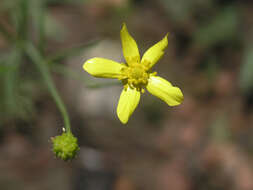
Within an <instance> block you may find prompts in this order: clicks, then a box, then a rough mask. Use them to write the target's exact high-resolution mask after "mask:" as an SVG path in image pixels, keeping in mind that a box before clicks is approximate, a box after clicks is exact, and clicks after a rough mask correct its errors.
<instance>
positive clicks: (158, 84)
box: [147, 76, 184, 106]
mask: <svg viewBox="0 0 253 190" xmlns="http://www.w3.org/2000/svg"><path fill="white" fill-rule="evenodd" d="M147 90H148V91H149V92H150V93H151V94H152V95H154V96H156V97H158V98H160V99H161V100H163V101H165V102H166V103H167V104H168V105H169V106H176V105H179V104H181V103H182V101H183V99H184V96H183V94H182V92H181V90H180V89H179V88H178V87H174V86H172V85H171V83H170V82H168V81H167V80H165V79H163V78H161V77H157V76H152V77H150V78H149V81H148V85H147Z"/></svg>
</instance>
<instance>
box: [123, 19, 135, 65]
mask: <svg viewBox="0 0 253 190" xmlns="http://www.w3.org/2000/svg"><path fill="white" fill-rule="evenodd" d="M120 37H121V43H122V50H123V54H124V57H125V59H126V62H127V64H128V65H131V63H134V62H138V63H139V62H140V53H139V49H138V46H137V44H136V42H135V40H134V39H133V37H132V36H131V35H130V34H129V33H128V30H127V27H126V24H125V23H123V26H122V29H121V31H120Z"/></svg>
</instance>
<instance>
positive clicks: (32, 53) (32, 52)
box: [25, 42, 71, 133]
mask: <svg viewBox="0 0 253 190" xmlns="http://www.w3.org/2000/svg"><path fill="white" fill-rule="evenodd" d="M25 51H26V53H27V55H28V56H29V57H30V59H31V60H32V61H33V62H34V63H35V65H36V66H37V67H38V69H39V71H40V72H41V75H42V78H43V79H44V81H45V83H46V85H47V87H48V90H49V92H50V93H51V95H52V97H53V99H54V101H55V103H56V105H57V107H58V109H59V111H60V112H61V114H62V117H63V120H64V127H65V128H66V131H67V132H68V133H71V127H70V120H69V115H68V112H67V110H66V107H65V105H64V103H63V101H62V99H61V97H60V96H59V94H58V92H57V89H56V87H55V85H54V82H53V79H52V77H51V75H50V71H49V69H48V66H47V62H46V61H45V60H44V59H43V57H42V56H41V55H40V52H39V51H38V50H37V49H36V48H35V47H34V45H33V44H31V43H29V42H28V43H27V44H26V45H25Z"/></svg>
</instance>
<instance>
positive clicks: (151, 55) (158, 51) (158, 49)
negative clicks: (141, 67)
mask: <svg viewBox="0 0 253 190" xmlns="http://www.w3.org/2000/svg"><path fill="white" fill-rule="evenodd" d="M167 46H168V34H167V35H166V36H165V37H164V38H163V39H162V40H161V41H159V42H158V43H156V44H155V45H153V46H152V47H150V48H149V49H148V50H147V51H146V52H145V53H144V55H143V57H142V59H141V63H142V64H145V65H146V66H148V68H151V67H153V66H154V65H155V64H156V62H157V61H159V59H161V57H162V56H163V54H164V49H165V48H166V47H167Z"/></svg>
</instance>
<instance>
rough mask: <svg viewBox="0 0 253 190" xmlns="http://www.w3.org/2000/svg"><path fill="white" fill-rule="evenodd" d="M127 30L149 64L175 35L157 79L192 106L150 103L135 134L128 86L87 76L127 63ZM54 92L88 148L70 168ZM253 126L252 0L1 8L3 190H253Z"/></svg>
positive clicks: (49, 1) (4, 0)
mask: <svg viewBox="0 0 253 190" xmlns="http://www.w3.org/2000/svg"><path fill="white" fill-rule="evenodd" d="M123 22H126V24H127V26H128V29H129V32H130V33H131V34H132V36H133V37H134V38H135V40H136V41H137V43H138V45H139V49H140V52H141V54H143V53H144V52H145V50H147V49H148V48H149V47H150V46H151V45H153V44H154V43H156V42H158V41H159V40H161V39H162V38H163V37H164V36H165V34H166V33H167V32H169V33H170V35H169V45H168V48H167V49H166V53H165V55H164V57H163V58H162V59H161V60H160V61H159V63H158V64H156V66H155V67H154V71H157V72H158V73H159V75H160V76H162V77H164V78H166V79H167V80H168V81H171V82H172V84H173V85H176V86H178V87H180V88H181V89H182V91H183V94H184V97H185V100H184V102H183V103H182V104H181V105H180V106H177V107H168V106H167V105H166V104H165V103H164V102H162V101H160V100H159V99H157V98H156V97H154V96H151V95H150V94H148V93H145V94H144V95H143V96H142V98H141V102H140V104H139V106H138V108H137V109H136V111H135V112H134V114H133V115H132V117H131V118H130V120H129V122H128V124H127V125H122V124H121V123H120V122H119V120H118V119H117V116H116V106H117V102H118V98H119V95H120V92H121V89H122V86H121V85H120V83H119V82H118V81H115V80H109V79H97V78H94V77H92V76H90V75H88V74H87V73H86V72H84V71H83V69H82V65H83V63H84V61H85V60H87V59H89V58H92V57H95V56H96V57H104V58H108V59H112V60H115V61H119V62H124V59H123V55H122V51H121V41H120V37H119V32H120V29H121V25H122V23H123ZM56 94H59V95H60V97H61V98H62V101H63V102H64V104H65V106H66V108H67V110H68V113H69V117H70V120H71V124H72V131H73V134H74V135H75V136H76V137H78V140H79V145H80V148H81V149H80V151H79V154H78V155H77V157H76V159H74V160H73V161H72V162H63V161H62V160H60V159H56V158H55V157H54V155H53V152H52V151H51V149H52V147H51V142H50V138H51V137H53V136H56V135H60V134H61V133H62V127H64V119H63V117H62V115H61V113H60V112H59V109H58V107H59V105H58V104H57V102H55V100H56V99H57V95H56ZM55 97H56V98H55ZM58 99H59V97H58ZM57 105H58V106H57ZM252 127H253V2H252V1H250V0H248V1H247V0H243V1H239V0H177V1H174V0H156V1H154V0H0V189H4V190H14V189H15V190H16V189H19V190H54V189H61V190H70V189H71V190H72V189H73V190H81V189H82V190H84V189H85V190H168V189H172V190H203V189H205V190H227V189H229V190H252V189H253V180H252V179H253V151H252V150H253V138H252V135H253V128H252Z"/></svg>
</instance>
